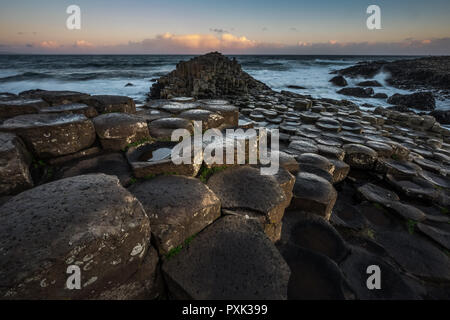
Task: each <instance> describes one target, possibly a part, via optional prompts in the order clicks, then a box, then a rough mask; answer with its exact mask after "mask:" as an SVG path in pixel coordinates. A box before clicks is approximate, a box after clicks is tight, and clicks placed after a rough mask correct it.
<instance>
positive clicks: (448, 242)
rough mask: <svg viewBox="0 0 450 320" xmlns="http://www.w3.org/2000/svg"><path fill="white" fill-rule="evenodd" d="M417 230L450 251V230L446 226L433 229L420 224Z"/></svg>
mask: <svg viewBox="0 0 450 320" xmlns="http://www.w3.org/2000/svg"><path fill="white" fill-rule="evenodd" d="M417 228H418V229H419V230H420V231H421V232H423V233H424V234H426V235H427V236H428V237H430V238H431V239H433V240H434V241H436V242H437V243H439V244H440V245H441V246H442V247H444V248H445V249H447V250H450V228H449V227H447V226H446V225H442V228H441V227H433V226H430V225H427V224H423V223H420V222H419V223H418V224H417Z"/></svg>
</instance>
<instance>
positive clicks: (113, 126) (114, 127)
mask: <svg viewBox="0 0 450 320" xmlns="http://www.w3.org/2000/svg"><path fill="white" fill-rule="evenodd" d="M93 122H94V126H95V131H96V132H97V135H98V136H99V138H100V142H101V144H102V147H103V148H104V149H107V150H115V151H119V150H123V149H124V148H125V147H127V146H128V145H129V144H130V143H134V142H139V141H142V140H148V139H150V136H149V132H148V128H147V122H146V121H144V120H142V119H141V118H140V117H137V116H134V115H130V114H126V113H107V114H102V115H100V116H98V117H95V118H94V119H93Z"/></svg>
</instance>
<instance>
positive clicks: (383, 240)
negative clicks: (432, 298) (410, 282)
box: [377, 232, 450, 281]
mask: <svg viewBox="0 0 450 320" xmlns="http://www.w3.org/2000/svg"><path fill="white" fill-rule="evenodd" d="M377 241H378V242H379V243H380V244H381V245H382V246H383V247H384V248H385V249H386V251H387V252H388V253H389V255H391V256H392V257H393V258H394V259H395V260H396V261H397V262H398V263H399V264H400V265H401V266H402V267H403V268H404V269H406V270H407V271H408V272H410V273H412V274H414V275H416V276H419V277H421V278H424V279H429V280H434V281H439V280H444V281H449V280H450V258H449V257H448V256H447V255H446V254H445V253H444V252H442V251H441V250H439V249H438V248H437V247H435V246H433V245H432V244H431V243H430V242H429V241H428V240H426V239H425V238H423V236H420V235H418V234H416V233H414V234H409V233H407V232H379V233H378V234H377Z"/></svg>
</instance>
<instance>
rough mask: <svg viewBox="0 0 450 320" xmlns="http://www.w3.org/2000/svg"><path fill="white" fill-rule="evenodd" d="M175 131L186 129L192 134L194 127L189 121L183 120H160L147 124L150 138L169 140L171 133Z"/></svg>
mask: <svg viewBox="0 0 450 320" xmlns="http://www.w3.org/2000/svg"><path fill="white" fill-rule="evenodd" d="M176 129H186V130H188V131H189V132H191V133H192V132H194V126H193V124H192V122H191V121H189V120H187V119H183V118H160V119H157V120H154V121H152V122H150V123H149V124H148V131H149V133H150V136H151V137H152V138H156V139H170V138H171V137H172V132H173V131H174V130H176Z"/></svg>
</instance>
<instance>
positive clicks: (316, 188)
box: [291, 172, 337, 220]
mask: <svg viewBox="0 0 450 320" xmlns="http://www.w3.org/2000/svg"><path fill="white" fill-rule="evenodd" d="M293 193H294V197H293V199H292V202H291V208H294V209H299V210H302V211H305V212H309V213H314V214H317V215H319V216H322V217H324V218H325V219H327V220H328V219H330V215H331V211H332V210H333V206H334V204H335V202H336V198H337V192H336V190H335V189H334V187H333V186H332V185H331V183H330V182H329V181H327V180H325V179H324V178H321V177H319V176H317V175H315V174H311V173H306V172H300V173H298V174H297V176H296V179H295V184H294V190H293Z"/></svg>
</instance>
